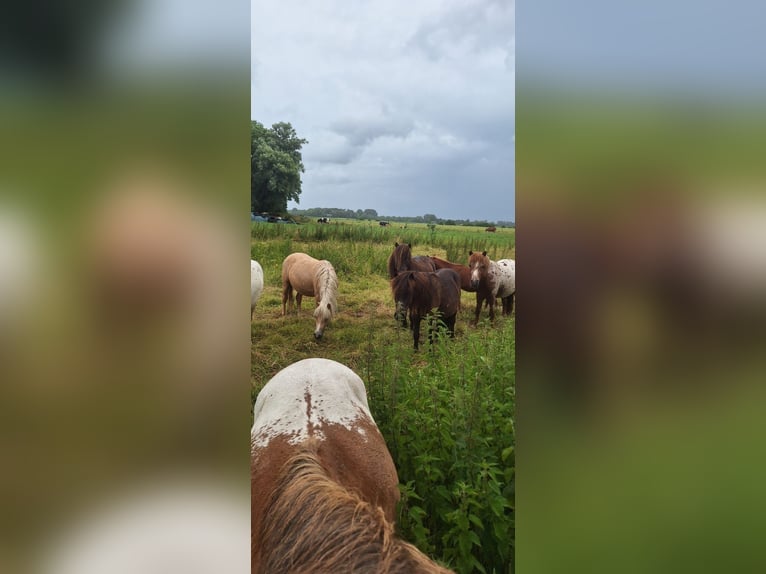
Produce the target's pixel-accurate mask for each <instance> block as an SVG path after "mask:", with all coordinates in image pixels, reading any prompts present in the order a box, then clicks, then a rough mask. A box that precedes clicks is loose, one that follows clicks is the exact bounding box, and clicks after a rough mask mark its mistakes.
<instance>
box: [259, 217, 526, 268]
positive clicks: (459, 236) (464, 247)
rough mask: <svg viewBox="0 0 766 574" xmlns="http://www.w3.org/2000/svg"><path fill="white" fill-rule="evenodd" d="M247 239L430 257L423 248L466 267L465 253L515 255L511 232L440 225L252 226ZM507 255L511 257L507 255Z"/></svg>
mask: <svg viewBox="0 0 766 574" xmlns="http://www.w3.org/2000/svg"><path fill="white" fill-rule="evenodd" d="M251 238H252V239H253V240H254V241H271V240H282V241H284V240H293V241H298V242H318V243H321V242H335V243H339V242H341V243H344V244H359V243H368V244H373V245H390V246H391V248H393V245H394V243H395V242H397V241H398V242H405V243H411V244H412V246H413V250H414V251H415V252H416V253H417V254H426V255H431V253H423V252H422V250H423V248H437V249H440V250H443V251H444V252H445V253H444V255H445V257H446V258H447V259H449V260H450V261H455V262H457V263H466V262H467V260H468V252H469V251H485V250H486V251H487V254H488V255H489V257H490V258H491V259H502V258H503V257H513V255H515V251H516V231H515V229H499V230H498V231H497V232H496V233H487V232H485V231H484V230H483V229H481V228H476V227H460V226H440V225H438V226H436V227H435V228H433V229H429V228H428V227H427V226H425V225H417V224H407V227H404V225H393V226H389V227H381V226H379V225H377V224H375V225H373V224H372V223H365V222H353V223H352V222H348V223H346V222H341V223H332V224H329V225H327V224H318V223H309V224H304V225H282V224H274V223H253V224H252V226H251ZM419 250H420V251H419ZM509 252H512V254H510V255H508V253H509Z"/></svg>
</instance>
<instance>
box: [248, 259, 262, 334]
mask: <svg viewBox="0 0 766 574" xmlns="http://www.w3.org/2000/svg"><path fill="white" fill-rule="evenodd" d="M262 293H263V268H262V267H261V264H260V263H258V262H257V261H254V260H253V259H251V260H250V320H251V321H252V320H253V311H254V310H255V304H256V303H257V302H258V299H260V298H261V294H262Z"/></svg>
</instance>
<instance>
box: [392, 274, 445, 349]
mask: <svg viewBox="0 0 766 574" xmlns="http://www.w3.org/2000/svg"><path fill="white" fill-rule="evenodd" d="M391 291H392V293H393V295H394V301H396V307H397V310H401V309H409V313H410V328H411V329H412V337H413V340H414V344H415V350H416V351H417V349H418V344H419V342H420V321H421V320H422V318H423V317H425V316H427V315H428V313H429V312H430V311H431V309H433V308H438V310H439V312H440V313H441V314H442V320H443V321H444V324H445V325H446V326H447V331H448V332H449V334H450V336H451V337H454V336H455V320H456V318H457V312H458V309H459V308H460V276H459V275H458V274H457V271H453V270H452V269H439V270H438V271H434V272H423V271H404V272H402V273H399V274H398V275H397V276H396V277H394V278H393V279H392V280H391ZM398 312H401V311H398ZM398 318H399V317H398ZM400 320H401V319H400ZM430 338H431V336H429V339H430Z"/></svg>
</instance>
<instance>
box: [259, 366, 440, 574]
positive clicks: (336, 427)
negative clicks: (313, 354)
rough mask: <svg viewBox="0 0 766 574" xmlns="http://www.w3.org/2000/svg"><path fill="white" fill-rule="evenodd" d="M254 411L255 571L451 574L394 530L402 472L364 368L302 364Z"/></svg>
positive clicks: (269, 389)
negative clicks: (372, 403)
mask: <svg viewBox="0 0 766 574" xmlns="http://www.w3.org/2000/svg"><path fill="white" fill-rule="evenodd" d="M253 414H254V421H253V428H252V431H251V434H250V456H251V459H250V474H251V477H250V480H251V571H252V572H253V574H294V573H298V572H301V573H304V572H305V573H314V574H320V573H326V572H352V573H356V572H359V573H361V572H365V573H367V572H370V573H379V574H394V573H397V574H398V573H402V574H404V573H405V572H406V573H409V572H413V573H420V574H449V570H446V569H444V568H442V567H441V566H439V565H437V564H436V563H435V562H433V561H431V560H430V559H429V558H428V557H427V556H426V555H425V554H423V553H422V552H420V551H419V550H418V549H417V548H415V547H414V546H412V545H411V544H408V543H406V542H404V541H402V540H400V539H399V538H397V536H396V534H395V533H394V516H395V513H396V504H397V502H398V500H399V490H398V483H399V478H398V475H397V473H396V467H395V466H394V462H393V460H392V459H391V455H390V454H389V452H388V449H387V448H386V444H385V441H384V440H383V436H382V435H381V434H380V431H379V430H378V427H377V425H376V424H375V421H374V420H373V418H372V415H371V414H370V410H369V406H368V403H367V393H366V391H365V387H364V383H363V382H362V379H360V378H359V377H358V376H357V375H356V373H354V372H353V371H352V370H351V369H349V368H348V367H345V366H344V365H341V364H340V363H336V362H335V361H331V360H329V359H304V360H302V361H298V362H297V363H293V364H292V365H290V366H289V367H287V368H285V369H283V370H282V371H280V372H279V373H277V374H276V375H275V376H274V377H273V378H272V379H271V380H270V381H269V382H268V383H267V384H266V385H265V386H264V387H263V389H262V390H261V392H260V393H259V394H258V398H257V399H256V402H255V407H254V413H253Z"/></svg>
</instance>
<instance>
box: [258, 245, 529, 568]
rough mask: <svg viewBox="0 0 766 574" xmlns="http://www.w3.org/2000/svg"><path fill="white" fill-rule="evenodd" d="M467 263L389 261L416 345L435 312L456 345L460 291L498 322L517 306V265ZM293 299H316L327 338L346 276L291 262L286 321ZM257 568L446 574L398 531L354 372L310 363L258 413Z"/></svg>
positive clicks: (388, 475)
mask: <svg viewBox="0 0 766 574" xmlns="http://www.w3.org/2000/svg"><path fill="white" fill-rule="evenodd" d="M469 255H470V259H469V265H468V266H465V265H458V264H456V263H451V262H449V261H446V260H443V259H439V258H436V257H427V256H417V257H413V256H412V253H411V246H410V245H409V244H401V245H400V244H398V243H396V244H395V245H394V251H393V253H392V254H391V256H390V257H389V260H388V274H389V279H390V283H391V291H392V295H393V297H394V301H395V303H396V314H395V316H396V318H397V320H398V321H399V322H400V323H401V324H402V325H406V314H407V313H409V317H410V328H411V329H412V332H413V342H414V347H415V349H416V350H417V349H418V346H419V339H420V322H421V321H422V319H423V318H424V317H426V316H428V315H429V314H430V313H431V311H432V310H433V309H437V310H438V312H439V314H440V318H441V320H442V321H443V322H444V323H445V325H446V326H447V330H448V332H449V334H450V336H453V337H454V331H455V321H456V318H457V312H458V309H459V306H460V291H461V289H462V290H465V291H468V292H475V293H476V318H475V321H478V318H479V314H480V311H481V307H482V304H483V303H484V302H485V301H486V302H487V305H488V306H489V313H490V319H491V320H494V316H495V315H494V305H495V299H496V298H498V297H499V298H501V299H502V301H503V314H504V315H508V314H510V313H511V312H512V309H513V297H514V294H515V291H516V288H515V287H516V280H515V262H514V261H513V260H511V259H501V260H499V261H497V262H495V261H491V260H490V259H489V257H487V253H486V251H485V252H483V253H473V252H471V253H469ZM250 269H251V282H250V287H251V289H250V293H251V296H250V310H251V319H252V312H253V309H254V307H255V304H256V302H257V301H258V298H259V297H260V295H261V293H262V291H263V269H262V268H261V266H260V265H259V264H258V262H256V261H252V260H251V263H250ZM293 291H295V292H296V297H295V298H296V303H297V307H298V310H300V304H301V298H302V297H303V296H304V295H305V296H308V297H315V299H316V309H315V311H314V316H315V318H316V327H315V330H314V337H315V338H316V339H320V338H321V337H322V334H323V332H324V328H325V326H326V325H327V323H328V322H329V321H330V319H331V318H332V317H333V315H334V314H335V313H337V293H338V279H337V276H336V274H335V270H334V269H333V267H332V264H331V263H330V262H329V261H325V260H322V261H319V260H317V259H314V258H313V257H310V256H309V255H307V254H305V253H293V254H291V255H288V256H287V257H286V258H285V260H284V262H283V264H282V315H285V314H286V312H287V307H288V303H289V308H290V310H292V308H293ZM250 465H251V466H250V477H251V571H252V572H253V573H254V574H259V573H263V574H289V573H297V572H307V573H308V572H314V573H325V572H353V573H356V572H371V573H380V574H392V573H416V574H418V573H419V574H449V573H450V572H451V571H450V570H447V569H445V568H444V567H442V566H440V565H439V564H437V563H436V562H434V561H433V560H431V559H430V558H429V557H428V556H426V555H425V554H423V553H422V552H421V551H420V550H418V549H417V548H416V547H415V546H413V545H411V544H409V543H407V542H404V541H403V540H401V539H399V538H398V537H397V536H396V534H395V529H394V519H395V513H396V505H397V503H398V501H399V496H400V494H399V488H398V484H399V478H398V475H397V472H396V467H395V466H394V462H393V460H392V459H391V455H390V453H389V452H388V449H387V447H386V444H385V441H384V440H383V436H382V435H381V434H380V431H379V430H378V427H377V425H376V424H375V421H374V420H373V418H372V415H371V414H370V409H369V405H368V402H367V393H366V390H365V386H364V382H363V381H362V379H360V378H359V376H358V375H357V374H356V373H354V372H353V371H352V370H351V369H349V368H348V367H346V366H344V365H341V364H340V363H337V362H335V361H331V360H329V359H319V358H310V359H304V360H302V361H298V362H296V363H293V364H292V365H290V366H288V367H286V368H285V369H283V370H281V371H280V372H279V373H277V374H276V375H275V376H274V377H273V378H272V379H271V380H270V381H269V382H268V383H267V384H266V385H265V386H264V387H263V389H261V391H260V393H259V394H258V397H257V399H256V402H255V406H254V409H253V426H252V429H251V433H250Z"/></svg>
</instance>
